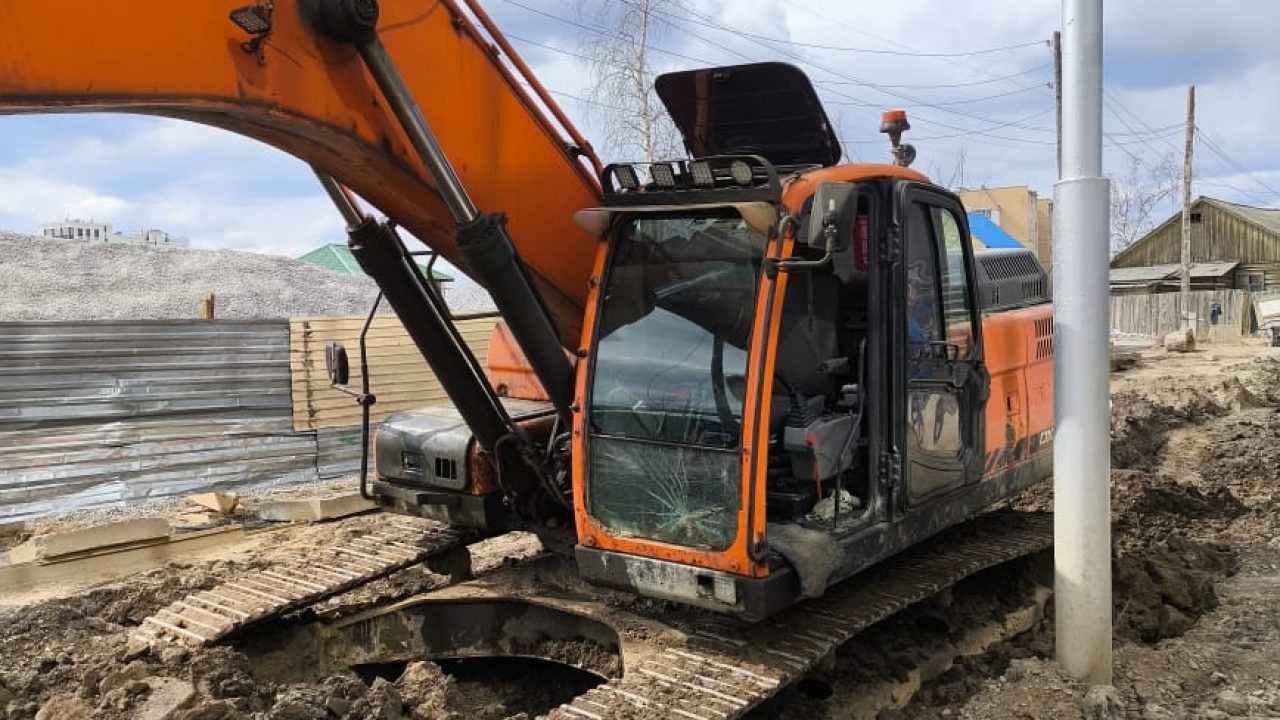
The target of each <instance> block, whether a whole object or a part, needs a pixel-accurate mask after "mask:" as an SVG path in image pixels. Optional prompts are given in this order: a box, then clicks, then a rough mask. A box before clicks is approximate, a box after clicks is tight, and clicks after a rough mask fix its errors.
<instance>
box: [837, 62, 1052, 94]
mask: <svg viewBox="0 0 1280 720" xmlns="http://www.w3.org/2000/svg"><path fill="white" fill-rule="evenodd" d="M1048 67H1049V63H1045V64H1044V65H1037V66H1035V67H1032V68H1027V69H1026V70H1020V71H1018V72H1015V73H1010V74H1008V75H998V76H993V77H992V78H991V79H989V80H975V81H973V82H963V83H943V84H940V85H888V84H886V85H881V86H880V87H887V88H899V89H907V90H945V89H950V88H962V87H974V86H977V85H990V84H991V83H995V82H1001V81H1003V80H1011V79H1013V78H1016V77H1022V76H1023V75H1031V74H1033V73H1037V72H1040V71H1041V70H1044V69H1046V68H1048ZM827 82H828V83H829V84H831V85H856V84H857V83H854V82H852V81H849V80H828V81H827ZM1014 84H1016V83H1014ZM1018 87H1019V88H1021V89H1024V90H1030V89H1033V88H1038V87H1040V86H1039V85H1018Z"/></svg>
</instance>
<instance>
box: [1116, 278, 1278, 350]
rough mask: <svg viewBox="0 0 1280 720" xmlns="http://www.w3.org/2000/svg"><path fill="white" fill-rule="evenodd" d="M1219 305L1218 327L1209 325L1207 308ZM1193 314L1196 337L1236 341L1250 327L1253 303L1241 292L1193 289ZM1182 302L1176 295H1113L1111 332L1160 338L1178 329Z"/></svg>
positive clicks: (1173, 293) (1249, 329)
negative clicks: (1216, 303)
mask: <svg viewBox="0 0 1280 720" xmlns="http://www.w3.org/2000/svg"><path fill="white" fill-rule="evenodd" d="M1214 301H1217V302H1218V303H1220V304H1221V305H1222V317H1220V318H1218V324H1217V325H1216V326H1215V325H1210V323H1209V306H1210V305H1211V304H1212V303H1213V302H1214ZM1191 308H1192V311H1193V312H1195V313H1196V337H1197V338H1199V339H1200V340H1207V341H1210V342H1239V341H1240V339H1241V338H1242V337H1244V335H1245V334H1247V333H1248V332H1250V331H1251V329H1252V326H1253V304H1252V301H1251V299H1250V295H1249V292H1248V291H1245V290H1196V291H1193V292H1192V293H1191ZM1181 318H1182V302H1181V297H1180V295H1179V294H1178V293H1176V292H1170V293H1154V294H1132V295H1113V296H1112V297H1111V329H1112V330H1113V331H1115V330H1119V331H1120V332H1124V333H1129V334H1132V335H1145V336H1148V337H1163V336H1164V335H1165V334H1166V333H1171V332H1173V331H1174V330H1177V329H1178V328H1179V327H1181V324H1182V320H1181Z"/></svg>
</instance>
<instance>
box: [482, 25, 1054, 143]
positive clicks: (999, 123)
mask: <svg viewBox="0 0 1280 720" xmlns="http://www.w3.org/2000/svg"><path fill="white" fill-rule="evenodd" d="M621 1H622V2H624V3H627V2H628V0H621ZM505 2H507V3H509V4H511V5H514V6H516V7H519V8H522V9H524V10H527V11H529V12H533V13H535V14H537V15H540V16H543V17H546V18H549V19H552V20H555V21H557V22H560V23H563V24H566V25H570V26H573V27H577V28H580V29H583V30H586V31H588V32H591V33H594V34H597V35H601V36H605V37H612V38H620V37H621V36H620V35H619V34H618V33H616V32H610V31H608V30H606V29H604V28H600V27H598V26H592V25H587V24H585V23H581V22H576V21H573V20H569V19H567V18H564V17H561V16H559V15H555V14H553V13H549V12H546V11H544V10H540V9H538V8H534V7H531V6H529V5H526V4H524V3H522V2H520V1H519V0H505ZM690 12H691V11H690ZM650 14H651V15H653V16H654V17H657V18H658V19H659V20H660V21H662V22H663V23H664V24H666V25H668V26H669V27H671V28H673V29H675V30H678V31H680V32H684V33H686V34H688V35H691V36H692V37H694V38H695V39H697V40H699V41H700V42H702V43H705V44H707V45H710V46H712V47H716V48H719V49H720V50H723V51H724V52H727V53H730V54H733V55H736V56H738V57H739V58H742V59H744V60H746V61H748V62H752V61H755V58H752V57H750V56H747V55H745V54H743V53H741V52H739V51H737V50H734V49H733V48H730V47H727V46H725V45H723V44H721V43H719V42H716V41H715V40H711V39H710V38H707V37H706V36H704V35H701V34H699V33H697V32H695V31H692V30H689V29H688V28H684V27H681V26H680V25H678V24H676V23H675V22H674V21H673V20H674V19H673V18H672V17H671V16H670V15H667V14H666V13H661V12H651V13H650ZM694 14H695V15H696V13H694ZM712 24H715V25H717V26H718V29H720V30H721V31H723V32H729V33H736V31H734V30H733V29H732V28H727V27H725V26H723V25H719V24H717V23H712ZM526 42H528V41H527V40H526ZM535 44H537V45H539V46H542V47H546V48H548V49H551V50H553V51H555V52H563V53H565V54H567V55H571V56H575V57H584V56H581V55H579V54H577V53H572V52H569V51H565V50H562V49H560V48H555V47H553V46H550V45H546V44H544V43H535ZM645 47H646V48H648V49H651V50H654V51H656V52H661V53H665V54H669V55H672V56H675V57H679V58H682V59H685V60H690V61H692V62H696V63H699V64H701V65H713V64H715V63H712V62H710V61H707V60H705V59H701V58H697V57H692V56H689V55H684V54H681V53H676V52H673V51H670V50H666V49H665V48H660V47H657V46H654V45H648V44H646V45H645ZM774 50H775V52H778V53H779V54H782V55H786V56H789V57H791V58H793V59H796V60H798V61H800V62H807V61H806V59H805V58H803V57H800V56H797V55H795V54H793V53H788V52H786V51H783V50H778V49H774ZM807 64H810V65H812V66H813V67H815V68H817V69H819V70H822V71H823V72H826V73H829V74H832V75H835V76H837V77H840V78H843V79H845V80H848V81H849V82H850V83H853V84H859V85H864V86H867V87H871V88H873V89H877V90H881V92H885V93H886V94H889V95H895V96H897V97H900V98H902V99H905V100H907V101H909V102H912V103H914V104H917V105H922V106H925V107H932V108H935V109H938V110H941V111H943V112H946V113H949V114H954V115H960V116H962V117H969V118H972V119H976V120H979V121H981V122H984V123H988V124H990V126H991V127H987V128H967V127H960V126H957V125H951V124H948V123H943V122H940V121H936V120H932V119H929V118H926V117H921V116H918V115H917V116H915V117H916V119H918V120H920V121H922V122H925V123H932V124H934V125H938V126H939V127H943V128H946V129H949V130H956V131H958V132H957V133H953V134H949V135H945V137H961V136H964V135H981V136H985V137H990V138H992V139H996V140H1003V141H1006V142H1021V143H1028V144H1034V145H1052V144H1053V143H1051V142H1046V141H1039V140H1032V139H1029V138H1018V137H1011V136H1007V135H994V134H991V133H990V130H993V129H1002V128H1008V127H1014V128H1018V129H1022V130H1030V131H1033V132H1053V131H1052V130H1050V129H1047V128H1040V127H1033V126H1027V125H1023V124H1022V123H1023V120H1014V121H1003V120H998V119H994V118H988V117H983V116H981V115H976V114H973V113H968V112H962V111H959V110H951V109H948V108H947V107H946V106H945V105H941V104H937V103H929V102H925V101H922V100H919V99H916V98H912V97H910V96H907V95H904V94H902V93H894V92H890V91H888V90H883V89H881V88H883V87H885V86H880V85H878V84H876V83H871V82H869V81H865V80H861V79H859V78H855V77H853V76H850V75H846V74H843V73H841V72H839V71H837V70H833V69H831V68H828V67H824V66H822V65H819V64H817V63H812V62H807ZM814 84H815V85H818V86H822V87H824V89H825V90H826V92H828V93H830V94H834V95H836V96H838V97H841V98H845V99H846V100H849V101H852V102H851V103H850V104H854V105H863V106H869V107H883V104H881V103H871V102H869V101H867V100H865V99H863V98H859V97H857V96H854V95H850V94H848V93H846V92H844V91H842V90H837V89H834V88H830V87H827V83H826V81H817V82H815V83H814ZM1031 87H1037V86H1031ZM1046 112H1047V111H1046ZM1039 114H1043V113H1038V114H1037V116H1038V115H1039ZM939 137H941V136H939Z"/></svg>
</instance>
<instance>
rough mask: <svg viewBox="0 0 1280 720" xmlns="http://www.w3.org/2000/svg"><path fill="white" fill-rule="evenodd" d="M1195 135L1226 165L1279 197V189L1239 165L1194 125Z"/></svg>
mask: <svg viewBox="0 0 1280 720" xmlns="http://www.w3.org/2000/svg"><path fill="white" fill-rule="evenodd" d="M1196 135H1197V136H1198V137H1199V138H1200V140H1201V142H1203V143H1204V146H1205V147H1206V148H1208V150H1209V152H1211V153H1213V154H1214V155H1217V156H1218V157H1219V158H1222V160H1223V161H1225V162H1226V163H1227V164H1228V165H1230V166H1231V167H1233V168H1235V169H1237V170H1239V171H1240V172H1241V173H1242V174H1244V175H1245V177H1248V178H1249V179H1250V180H1252V181H1254V182H1255V183H1257V184H1258V185H1260V186H1261V187H1264V188H1266V189H1267V191H1268V192H1270V193H1271V194H1273V195H1275V196H1277V197H1280V191H1277V190H1276V189H1275V188H1273V187H1271V186H1270V185H1268V184H1267V183H1266V182H1264V181H1263V180H1262V179H1261V178H1259V177H1257V176H1256V175H1255V173H1254V172H1253V171H1251V170H1248V169H1246V168H1245V167H1244V166H1243V165H1241V164H1240V163H1238V162H1236V161H1235V160H1234V159H1232V158H1231V156H1229V155H1228V154H1227V152H1226V151H1225V150H1223V149H1222V146H1221V145H1219V144H1218V143H1216V142H1214V140H1213V138H1211V137H1209V135H1208V133H1206V132H1205V131H1204V130H1202V129H1201V128H1200V127H1199V126H1197V127H1196Z"/></svg>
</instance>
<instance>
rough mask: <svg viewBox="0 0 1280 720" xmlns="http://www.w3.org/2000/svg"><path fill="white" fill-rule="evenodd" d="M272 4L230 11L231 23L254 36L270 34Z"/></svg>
mask: <svg viewBox="0 0 1280 720" xmlns="http://www.w3.org/2000/svg"><path fill="white" fill-rule="evenodd" d="M274 8H275V4H274V3H269V2H268V3H263V4H261V5H245V6H244V7H240V8H236V9H235V10H232V11H231V22H233V23H235V24H236V27H238V28H240V29H241V30H243V31H245V32H246V33H249V34H250V35H254V36H262V35H266V34H267V33H269V32H271V11H272V10H273V9H274Z"/></svg>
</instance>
